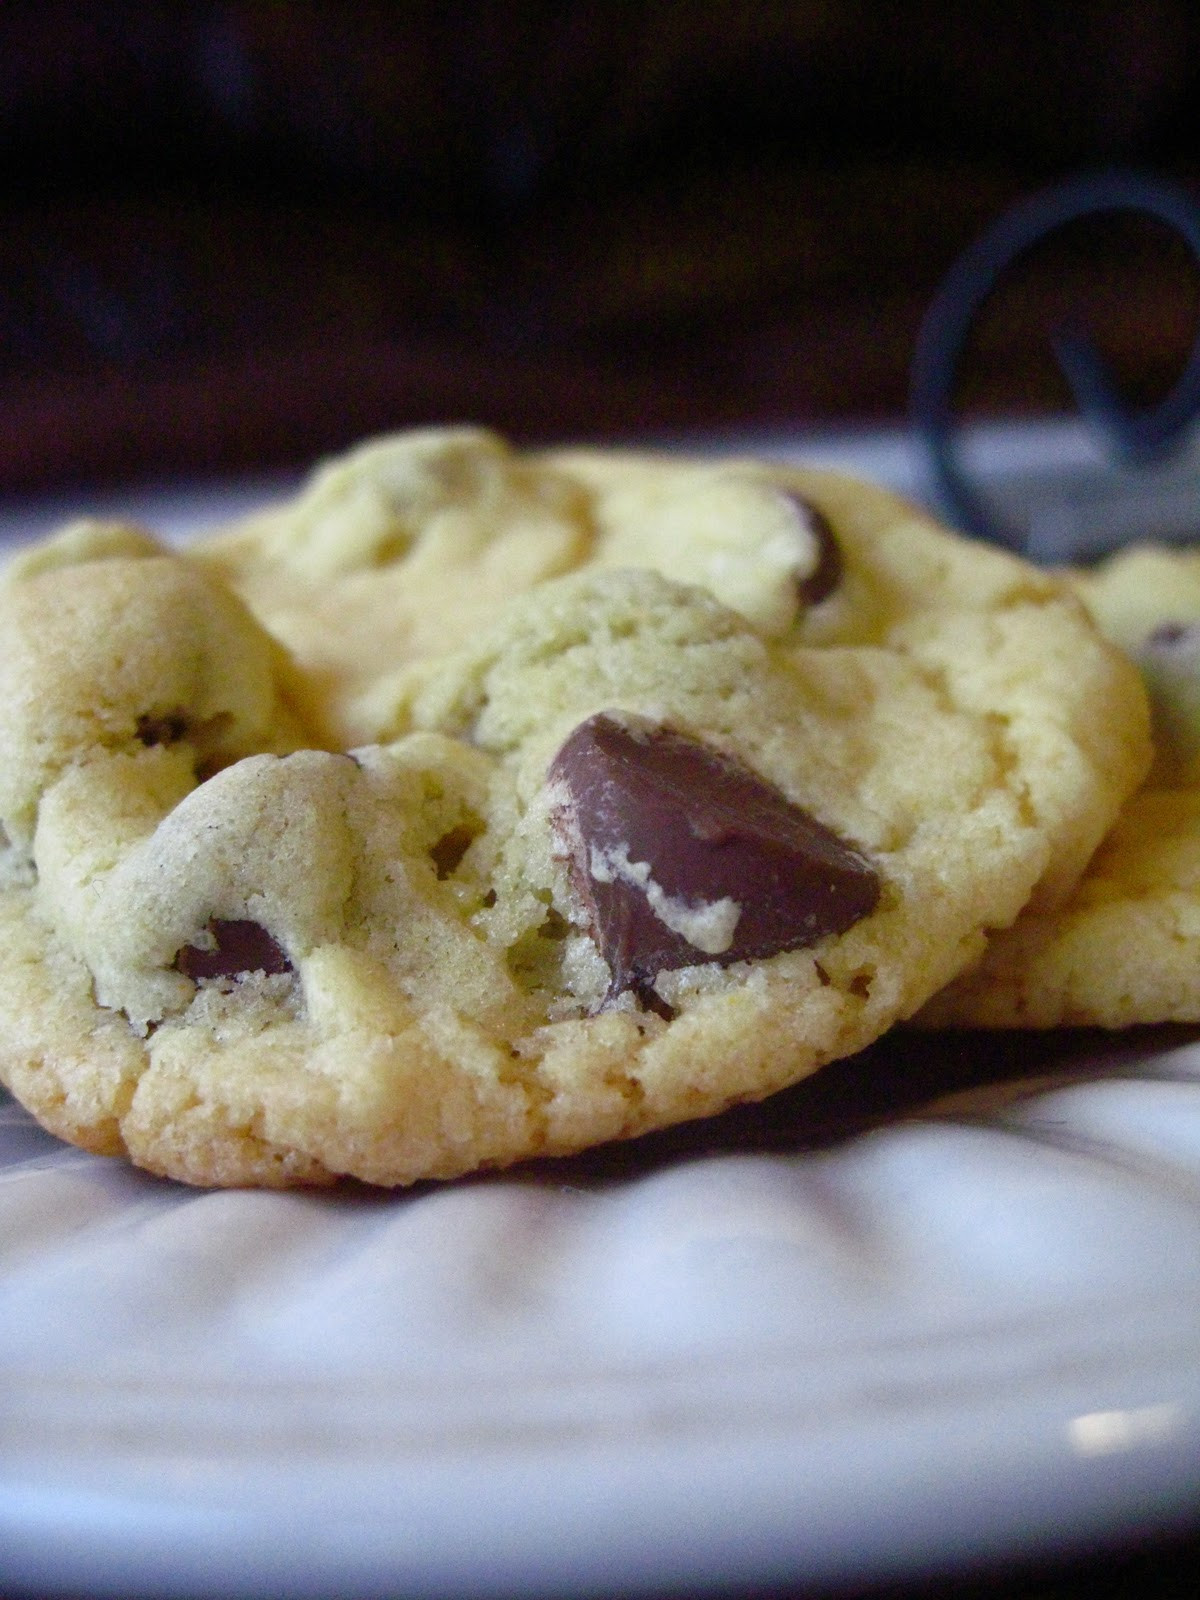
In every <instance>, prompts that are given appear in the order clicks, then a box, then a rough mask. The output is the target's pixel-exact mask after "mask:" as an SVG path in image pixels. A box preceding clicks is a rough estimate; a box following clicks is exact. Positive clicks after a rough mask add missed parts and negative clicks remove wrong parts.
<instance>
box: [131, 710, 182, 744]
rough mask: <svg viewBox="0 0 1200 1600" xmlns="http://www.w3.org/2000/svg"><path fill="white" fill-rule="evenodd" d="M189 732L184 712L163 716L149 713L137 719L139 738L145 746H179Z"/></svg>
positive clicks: (169, 713) (174, 712) (173, 712)
mask: <svg viewBox="0 0 1200 1600" xmlns="http://www.w3.org/2000/svg"><path fill="white" fill-rule="evenodd" d="M187 731H188V722H187V718H186V717H185V716H184V714H183V712H182V711H170V712H167V713H165V714H162V715H156V714H155V713H154V712H150V711H147V712H146V713H144V715H142V716H140V717H139V718H138V719H137V736H138V738H139V739H140V740H141V742H142V743H143V744H144V745H156V744H178V743H179V741H180V739H182V738H183V737H184V735H185V734H186V733H187Z"/></svg>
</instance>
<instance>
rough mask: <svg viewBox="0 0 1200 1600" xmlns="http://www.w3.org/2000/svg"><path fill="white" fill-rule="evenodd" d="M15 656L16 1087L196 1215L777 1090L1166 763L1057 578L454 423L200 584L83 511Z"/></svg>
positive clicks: (252, 534)
mask: <svg viewBox="0 0 1200 1600" xmlns="http://www.w3.org/2000/svg"><path fill="white" fill-rule="evenodd" d="M0 646H2V648H0V750H3V753H4V759H3V762H2V763H0V820H2V824H3V828H4V852H3V873H4V878H3V885H4V886H3V889H2V890H0V922H2V923H3V939H2V940H0V1074H2V1075H3V1078H4V1080H5V1082H7V1083H8V1084H9V1086H10V1087H11V1088H12V1090H13V1092H14V1093H15V1094H16V1095H17V1096H18V1098H20V1099H21V1100H22V1101H23V1102H24V1103H25V1104H26V1105H27V1106H29V1107H30V1109H31V1110H32V1111H33V1112H34V1113H35V1115H37V1116H38V1117H39V1118H40V1119H41V1120H42V1121H43V1122H44V1123H45V1125H46V1126H47V1127H49V1128H51V1129H53V1130H54V1131H55V1132H57V1133H59V1134H60V1135H62V1136H63V1137H65V1138H68V1139H71V1140H74V1141H75V1142H77V1143H79V1144H81V1145H84V1146H85V1147H87V1148H89V1149H93V1150H97V1151H103V1152H109V1153H113V1154H120V1153H124V1154H127V1155H128V1156H129V1157H130V1158H131V1159H132V1160H133V1161H135V1162H136V1163H138V1164H139V1165H142V1166H144V1167H147V1168H149V1169H150V1170H152V1171H155V1172H159V1173H165V1174H168V1175H171V1176H173V1177H176V1178H180V1179H183V1180H185V1181H188V1182H193V1183H201V1184H246V1183H252V1184H264V1185H279V1184H294V1183H319V1182H327V1181H329V1180H330V1179H332V1178H334V1177H336V1176H338V1175H340V1174H351V1175H354V1176H356V1177H358V1178H361V1179H365V1180H367V1181H369V1182H374V1183H381V1184H401V1183H409V1182H412V1181H415V1180H417V1179H421V1178H431V1177H437V1178H445V1177H452V1176H454V1175H457V1174H460V1173H464V1172H468V1171H472V1170H475V1169H477V1168H480V1167H486V1166H496V1165H503V1164H506V1163H511V1162H513V1161H517V1160H520V1159H522V1158H524V1157H528V1156H533V1155H539V1154H548V1153H564V1152H568V1151H572V1150H577V1149H580V1148H582V1147H585V1146H587V1145H589V1144H592V1143H595V1142H597V1141H600V1140H604V1139H610V1138H618V1137H627V1136H630V1135H633V1134H637V1133H639V1132H642V1131H645V1130H647V1129H650V1128H654V1127H659V1126H663V1125H665V1124H668V1123H671V1122H674V1121H679V1120H682V1119H686V1118H691V1117H698V1116H703V1115H706V1114H709V1113H712V1112H716V1111H718V1110H720V1109H722V1108H724V1107H725V1106H728V1105H730V1104H733V1103H735V1102H737V1101H742V1100H748V1099H756V1098H761V1097H763V1096H765V1095H767V1094H769V1093H771V1092H772V1091H773V1090H775V1089H777V1088H780V1087H782V1086H784V1085H785V1084H788V1083H791V1082H793V1081H795V1080H796V1079H798V1078H800V1077H802V1076H803V1075H805V1074H806V1073H808V1072H811V1071H812V1070H814V1069H815V1068H817V1067H819V1066H820V1065H821V1064H822V1063H824V1062H826V1061H829V1060H832V1059H834V1058H836V1057H839V1056H842V1055H845V1054H848V1053H850V1052H853V1051H855V1050H858V1049H860V1048H861V1047H863V1046H864V1045H866V1044H867V1043H868V1042H870V1041H871V1040H872V1039H874V1038H875V1037H877V1036H878V1035H879V1034H880V1033H881V1032H882V1031H883V1030H884V1029H886V1028H887V1027H888V1026H889V1025H890V1024H892V1023H893V1022H895V1021H897V1020H899V1019H901V1018H905V1017H908V1016H910V1015H911V1014H912V1013H913V1012H914V1011H916V1010H917V1009H918V1007H920V1006H921V1005H922V1003H923V1002H924V1001H925V1000H927V999H928V997H929V996H930V995H931V994H932V993H933V992H934V991H935V990H937V989H939V988H941V987H942V986H943V985H945V984H946V983H947V982H948V981H949V980H950V979H952V978H953V977H954V976H955V974H956V973H958V972H959V971H961V970H962V969H963V967H964V966H966V965H967V964H968V963H970V962H972V961H974V960H975V959H977V958H978V955H979V953H980V951H981V949H982V948H983V944H984V939H985V936H986V934H987V932H988V931H989V930H991V929H994V928H997V927H1003V926H1007V925H1008V924H1009V923H1011V922H1012V921H1013V919H1014V918H1015V917H1016V916H1017V915H1018V913H1019V912H1020V910H1021V908H1022V907H1023V906H1024V905H1025V904H1026V903H1027V901H1029V899H1030V897H1031V896H1035V897H1036V898H1037V899H1038V900H1039V901H1040V903H1042V904H1044V905H1051V904H1055V903H1058V902H1059V901H1061V900H1062V898H1063V897H1064V895H1066V894H1068V893H1069V892H1070V890H1071V888H1072V887H1073V885H1074V882H1075V880H1076V878H1077V877H1078V875H1079V872H1080V871H1081V870H1082V867H1083V864H1084V863H1085V861H1086V860H1087V858H1088V857H1089V856H1090V855H1091V853H1092V851H1093V849H1094V847H1095V844H1096V842H1097V841H1098V839H1099V838H1100V837H1101V836H1102V835H1103V833H1104V832H1105V831H1106V830H1107V829H1108V828H1109V826H1110V825H1111V822H1112V819H1113V817H1114V816H1115V814H1116V812H1117V810H1118V808H1119V806H1120V804H1121V802H1122V801H1123V800H1124V798H1125V797H1126V795H1127V794H1128V793H1129V791H1130V790H1131V789H1132V788H1133V787H1134V786H1135V785H1136V784H1137V782H1138V781H1139V780H1140V778H1141V776H1142V774H1143V772H1144V769H1145V766H1146V763H1147V761H1148V759H1149V744H1148V738H1147V729H1146V722H1147V712H1146V702H1145V696H1144V693H1143V691H1142V688H1141V684H1140V680H1139V677H1138V674H1137V672H1136V671H1135V670H1134V669H1133V668H1132V667H1131V666H1130V665H1129V663H1128V662H1127V661H1126V660H1125V658H1124V657H1123V656H1122V655H1121V654H1120V653H1119V652H1118V651H1116V650H1115V649H1113V648H1112V647H1111V646H1110V645H1108V644H1106V643H1105V642H1104V641H1103V640H1102V639H1101V637H1100V635H1099V633H1098V631H1097V630H1096V629H1095V627H1094V626H1093V624H1092V623H1091V622H1090V621H1089V620H1088V618H1087V616H1086V614H1085V612H1084V609H1083V607H1082V606H1081V605H1080V604H1079V603H1078V601H1077V600H1076V599H1075V598H1074V597H1073V596H1072V595H1071V594H1070V593H1069V592H1068V591H1067V589H1066V587H1065V586H1064V585H1063V584H1061V583H1059V582H1057V581H1056V580H1054V579H1052V578H1049V577H1047V576H1046V575H1044V574H1040V573H1037V572H1035V571H1033V570H1032V569H1030V568H1029V567H1027V566H1025V565H1023V564H1022V563H1020V562H1019V561H1017V560H1015V559H1014V558H1012V557H1010V556H1008V555H1006V554H1003V553H1000V552H997V551H988V550H982V549H979V548H977V547H974V546H971V545H969V544H967V543H966V542H964V541H962V540H959V539H957V538H955V537H953V536H952V535H950V534H949V533H947V532H945V531H944V530H942V529H941V528H939V527H937V526H936V525H935V524H934V523H932V522H931V521H930V520H929V519H928V518H926V517H924V516H922V515H921V514H919V513H917V512H916V511H914V510H913V509H912V508H910V507H908V506H907V505H905V504H904V503H902V502H900V501H898V500H896V499H894V498H893V497H892V496H890V495H887V494H884V493H883V492H882V491H879V490H875V489H873V488H870V487H868V486H866V485H862V484H856V483H853V482H851V481H849V480H846V479H843V478H838V477H834V476H830V475H826V474H821V473H815V472H805V471H800V470H798V469H785V468H782V467H778V466H772V465H766V464H760V463H753V462H743V461H729V462H725V461H719V460H703V461H694V460H687V459H682V458H675V457H667V456H662V457H646V456H637V455H622V454H617V453H607V452H603V451H559V452H552V453H547V454H542V455H519V454H517V453H515V452H513V451H511V450H510V449H508V447H507V446H506V445H504V444H503V442H502V441H500V440H498V439H496V438H495V437H494V436H492V435H490V434H486V433H482V432H478V431H474V430H466V429H463V430H446V431H430V432H424V433H420V434H415V435H408V436H401V437H399V438H396V439H390V440H383V441H377V442H374V443H372V444H370V445H367V446H365V447H363V448H362V449H360V450H359V451H357V452H355V453H354V454H353V455H352V456H350V457H349V458H347V459H346V460H343V461H341V462H337V463H333V464H332V465H330V466H327V467H325V468H322V469H321V470H320V471H318V473H317V474H316V475H315V476H314V478H313V479H312V480H311V482H310V483H309V485H308V486H307V487H306V488H305V489H304V490H302V492H301V493H300V494H299V496H298V497H296V498H295V499H294V500H293V501H291V502H288V503H286V504H283V505H281V506H277V507H273V508H269V509H267V510H265V511H264V512H262V513H261V514H259V515H257V516H255V517H253V518H250V519H248V520H247V521H245V522H242V523H240V524H238V525H237V526H235V527H231V528H224V529H219V530H215V531H214V532H213V533H212V534H211V535H210V536H208V537H205V538H204V539H201V540H199V541H198V542H196V543H195V544H193V545H190V546H188V547H187V548H186V549H185V550H183V551H176V552H171V551H168V550H166V549H165V548H163V547H162V546H160V545H159V544H158V542H157V541H156V540H155V539H154V538H153V537H152V535H151V534H149V533H148V532H147V531H146V530H143V529H138V528H132V527H128V526H125V525H122V524H119V523H95V522H81V523H78V524H74V525H72V526H71V527H69V528H67V529H65V530H64V531H63V532H62V533H60V534H59V535H58V536H56V537H55V538H53V539H51V540H50V541H48V542H47V543H46V544H44V545H42V546H40V547H37V548H35V549H32V550H30V551H27V552H25V553H23V554H22V555H21V556H20V557H19V558H18V559H17V560H16V561H15V562H14V563H13V564H12V566H11V567H10V569H9V572H8V574H7V576H6V578H5V581H4V584H3V587H2V589H0ZM1101 712H1103V715H1101Z"/></svg>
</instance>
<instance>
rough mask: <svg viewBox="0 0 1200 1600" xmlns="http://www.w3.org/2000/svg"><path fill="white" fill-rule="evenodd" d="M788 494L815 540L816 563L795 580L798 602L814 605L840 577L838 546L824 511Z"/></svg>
mask: <svg viewBox="0 0 1200 1600" xmlns="http://www.w3.org/2000/svg"><path fill="white" fill-rule="evenodd" d="M787 498H788V499H789V500H790V501H791V502H792V504H793V505H794V506H795V508H796V510H797V512H798V513H799V515H800V516H801V517H802V519H803V520H804V522H805V524H806V526H807V527H808V529H809V532H810V533H811V534H812V536H813V538H814V539H815V540H816V541H817V564H816V566H815V567H814V568H813V570H812V571H811V572H810V573H809V574H808V575H807V577H804V578H800V579H798V580H797V583H796V589H797V592H798V594H799V596H800V600H801V603H802V604H804V605H806V606H815V605H818V604H819V603H820V602H821V601H822V600H825V599H827V598H828V597H829V595H831V594H832V593H833V591H834V590H835V589H836V588H837V586H838V584H839V583H841V581H842V572H843V570H844V563H843V561H842V550H841V546H840V545H839V544H838V541H837V536H836V534H835V533H834V531H833V529H832V528H831V527H830V526H829V519H828V518H827V517H826V515H825V513H824V512H823V511H818V510H817V508H816V506H814V505H813V503H812V501H811V500H806V499H805V498H804V497H803V495H798V494H790V493H789V494H788V496H787Z"/></svg>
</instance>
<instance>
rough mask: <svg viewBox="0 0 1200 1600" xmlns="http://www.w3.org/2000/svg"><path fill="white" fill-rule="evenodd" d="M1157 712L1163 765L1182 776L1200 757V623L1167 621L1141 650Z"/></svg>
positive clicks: (1156, 733) (1144, 674) (1156, 736)
mask: <svg viewBox="0 0 1200 1600" xmlns="http://www.w3.org/2000/svg"><path fill="white" fill-rule="evenodd" d="M1136 656H1137V663H1138V666H1139V667H1140V668H1141V671H1142V677H1143V679H1144V680H1145V684H1146V689H1147V692H1148V693H1149V696H1150V704H1151V707H1152V709H1153V713H1154V742H1155V744H1156V746H1157V748H1158V756H1159V765H1160V767H1162V768H1164V769H1166V770H1167V771H1169V772H1171V773H1172V774H1173V775H1174V776H1175V777H1176V778H1178V777H1181V776H1182V775H1183V774H1184V773H1185V772H1186V771H1187V770H1188V769H1189V768H1190V767H1191V766H1192V764H1193V763H1194V762H1195V761H1196V759H1197V757H1200V622H1174V621H1172V622H1164V623H1161V624H1160V625H1159V626H1158V627H1157V628H1155V629H1154V631H1153V633H1151V634H1150V635H1149V636H1148V637H1147V638H1146V639H1145V640H1144V641H1143V643H1142V645H1141V648H1140V649H1139V650H1138V651H1137V652H1136Z"/></svg>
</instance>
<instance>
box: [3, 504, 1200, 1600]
mask: <svg viewBox="0 0 1200 1600" xmlns="http://www.w3.org/2000/svg"><path fill="white" fill-rule="evenodd" d="M202 509H203V508H202V507H200V508H197V507H195V506H192V507H191V508H190V509H189V514H190V512H191V511H196V512H197V514H201V513H202ZM168 520H169V519H168ZM184 521H186V518H182V519H181V521H180V525H181V526H182V523H183V522H184ZM1197 1039H1200V1035H1197V1036H1195V1039H1194V1038H1193V1036H1191V1035H1189V1034H1187V1033H1184V1032H1181V1031H1179V1030H1175V1031H1171V1032H1164V1031H1162V1030H1159V1031H1156V1032H1152V1033H1146V1034H1141V1035H1139V1036H1137V1037H1134V1038H1129V1039H1124V1040H1121V1041H1119V1042H1117V1041H1112V1042H1108V1043H1105V1042H1104V1041H1097V1040H1096V1039H1084V1040H1071V1041H1068V1040H1063V1041H1059V1042H1056V1043H1055V1044H1054V1045H1053V1046H1052V1047H1051V1048H1050V1049H1049V1050H1047V1049H1046V1048H1045V1047H1042V1048H1041V1049H1040V1050H1039V1052H1038V1054H1037V1056H1036V1058H1035V1056H1034V1050H1035V1047H1034V1046H1033V1045H1030V1044H1027V1043H1026V1042H1024V1041H1021V1040H1002V1041H984V1040H982V1039H974V1038H970V1037H966V1038H964V1039H962V1040H926V1039H921V1038H916V1037H909V1038H904V1037H896V1038H893V1039H890V1040H887V1041H884V1042H883V1043H882V1044H881V1045H879V1046H877V1047H876V1048H875V1049H874V1050H873V1051H871V1052H868V1055H867V1056H866V1057H865V1058H860V1059H859V1060H858V1061H856V1062H852V1063H847V1064H843V1065H841V1066H837V1067H833V1068H829V1069H827V1070H826V1071H825V1072H824V1073H822V1074H819V1075H818V1077H817V1078H815V1079H813V1080H812V1081H811V1082H810V1083H809V1084H805V1085H800V1086H799V1087H798V1088H797V1089H796V1090H793V1091H789V1092H788V1093H787V1094H786V1095H784V1096H782V1097H779V1098H778V1099H777V1100H776V1101H774V1102H772V1103H771V1104H770V1105H768V1106H765V1107H762V1108H754V1109H748V1110H746V1111H744V1112H740V1113H737V1114H731V1115H730V1116H728V1117H726V1118H722V1119H718V1120H717V1121H716V1122H714V1123H712V1124H708V1125H703V1126H698V1127H696V1128H693V1129H688V1130H682V1131H680V1132H676V1133H672V1134H666V1135H661V1136H655V1137H652V1138H650V1139H648V1140H645V1141H641V1142H640V1143H638V1144H636V1145H634V1146H630V1147H619V1148H613V1149H609V1150H604V1151H600V1152H597V1153H595V1154H593V1155H592V1156H589V1157H583V1158H579V1159H577V1160H574V1161H568V1162H561V1163H554V1164H547V1165H542V1166H539V1167H534V1168H529V1169H526V1170H523V1171H519V1172H514V1173H512V1174H509V1175H506V1176H503V1177H496V1178H490V1179H482V1180H477V1181H472V1182H465V1183H460V1184H455V1185H450V1186H446V1187H442V1188H437V1187H427V1188H422V1189H419V1190H417V1191H414V1192H411V1193H409V1194H399V1195H387V1194H376V1193H370V1192H368V1191H366V1190H363V1189H358V1188H351V1189H347V1190H345V1191H339V1192H336V1193H317V1194H254V1193H201V1192H194V1191H190V1190H187V1189H183V1188H181V1187H179V1186H176V1185H173V1184H170V1183H167V1182H161V1181H158V1180H155V1179H152V1178H149V1177H147V1176H146V1175H144V1174H141V1173H137V1172H134V1171H131V1170H129V1169H128V1168H126V1167H125V1166H124V1165H122V1164H120V1163H117V1162H110V1161H106V1160H103V1159H98V1158H94V1157H89V1156H86V1155H83V1154H81V1153H79V1152H75V1151H72V1150H68V1149H66V1148H64V1147H62V1146H60V1145H58V1144H57V1143H56V1142H55V1141H54V1140H52V1139H51V1138H49V1137H48V1136H47V1135H45V1134H44V1133H42V1132H41V1130H40V1129H38V1128H37V1127H36V1126H35V1125H34V1124H33V1123H32V1122H31V1120H30V1119H29V1118H28V1117H27V1116H26V1115H25V1114H24V1113H23V1112H22V1111H20V1110H19V1109H18V1108H17V1107H16V1106H15V1105H13V1104H12V1102H11V1101H7V1100H0V1588H3V1589H6V1590H11V1591H13V1592H17V1591H20V1590H28V1591H31V1592H36V1591H39V1590H42V1591H45V1590H51V1589H59V1590H69V1591H71V1592H74V1593H85V1594H126V1595H129V1594H139V1593H141V1594H156V1595H165V1594H177V1595H191V1596H194V1595H199V1594H222V1595H225V1594H248V1593H258V1594H265V1593H271V1594H273V1595H280V1596H284V1595H296V1596H300V1595H312V1596H315V1595H320V1594H330V1593H337V1594H339V1595H343V1596H355V1595H384V1594H392V1595H394V1594H397V1593H405V1594H408V1595H423V1594H437V1595H444V1594H460V1593H470V1594H472V1595H501V1594H512V1593H523V1594H537V1593H555V1594H560V1595H561V1594H567V1593H583V1592H587V1591H602V1590H608V1591H612V1590H617V1589H635V1588H637V1589H654V1588H658V1589H660V1590H675V1591H679V1592H682V1591H685V1590H689V1589H690V1590H694V1589H697V1588H698V1587H700V1586H701V1585H703V1584H706V1583H711V1584H714V1585H716V1584H744V1585H749V1584H755V1583H761V1584H767V1583H784V1582H794V1583H799V1582H805V1581H807V1582H820V1583H828V1582H834V1581H854V1582H866V1581H872V1580H878V1579H884V1578H894V1577H901V1576H904V1575H910V1574H913V1573H921V1574H928V1573H934V1572H947V1571H960V1570H963V1569H965V1568H966V1567H967V1566H968V1565H969V1564H971V1563H974V1562H977V1561H985V1560H987V1559H988V1558H991V1557H1004V1558H1010V1559H1011V1558H1013V1557H1015V1556H1019V1555H1023V1554H1036V1553H1045V1552H1047V1551H1051V1550H1055V1551H1058V1550H1063V1549H1067V1548H1073V1547H1078V1546H1082V1545H1086V1544H1092V1543H1094V1542H1095V1541H1097V1540H1100V1539H1104V1538H1120V1537H1122V1536H1124V1535H1128V1534H1129V1533H1130V1532H1131V1531H1133V1530H1143V1529H1149V1528H1155V1527H1160V1526H1166V1525H1168V1524H1169V1523H1171V1522H1172V1521H1173V1520H1174V1519H1178V1518H1181V1517H1185V1516H1187V1515H1188V1514H1189V1513H1190V1511H1191V1509H1192V1508H1193V1507H1194V1506H1195V1505H1196V1504H1197V1503H1200V1042H1196V1040H1197Z"/></svg>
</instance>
